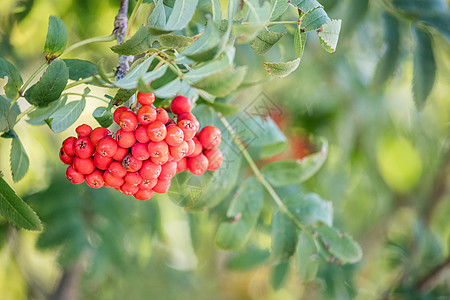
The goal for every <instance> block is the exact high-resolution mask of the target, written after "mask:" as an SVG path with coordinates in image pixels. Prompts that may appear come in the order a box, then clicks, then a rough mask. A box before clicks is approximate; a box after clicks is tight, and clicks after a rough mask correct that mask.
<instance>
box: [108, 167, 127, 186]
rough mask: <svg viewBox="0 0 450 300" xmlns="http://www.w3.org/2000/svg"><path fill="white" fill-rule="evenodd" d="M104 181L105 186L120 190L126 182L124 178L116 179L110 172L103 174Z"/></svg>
mask: <svg viewBox="0 0 450 300" xmlns="http://www.w3.org/2000/svg"><path fill="white" fill-rule="evenodd" d="M125 172H126V171H125ZM103 180H104V181H105V185H106V184H108V185H109V186H110V187H113V188H118V187H120V186H121V185H122V184H123V183H124V182H125V180H123V178H122V177H115V176H113V175H112V174H111V173H110V172H109V171H108V170H106V171H105V172H104V173H103Z"/></svg>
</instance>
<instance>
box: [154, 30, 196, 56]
mask: <svg viewBox="0 0 450 300" xmlns="http://www.w3.org/2000/svg"><path fill="white" fill-rule="evenodd" d="M158 41H159V43H160V44H161V46H162V47H166V48H170V49H175V50H177V51H178V52H179V53H181V52H183V51H184V50H185V49H187V48H188V47H189V46H191V45H192V43H194V39H193V38H191V37H188V36H182V35H174V34H163V35H161V36H160V37H159V38H158Z"/></svg>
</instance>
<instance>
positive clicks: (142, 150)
mask: <svg viewBox="0 0 450 300" xmlns="http://www.w3.org/2000/svg"><path fill="white" fill-rule="evenodd" d="M131 154H132V155H133V156H134V157H135V158H137V159H139V160H146V159H148V158H150V153H148V146H147V144H142V143H136V144H134V146H133V147H131Z"/></svg>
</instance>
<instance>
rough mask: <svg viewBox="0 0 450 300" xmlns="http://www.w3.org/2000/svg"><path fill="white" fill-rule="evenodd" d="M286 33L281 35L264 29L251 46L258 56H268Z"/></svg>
mask: <svg viewBox="0 0 450 300" xmlns="http://www.w3.org/2000/svg"><path fill="white" fill-rule="evenodd" d="M284 35H285V33H279V32H275V31H269V30H268V29H264V30H263V31H261V32H260V33H259V34H258V35H257V36H256V39H254V40H253V41H252V42H251V43H250V45H251V47H252V49H253V51H255V52H256V53H257V54H260V55H264V54H266V53H267V52H268V51H269V50H270V49H271V48H272V46H273V45H275V44H276V43H277V42H278V41H279V40H280V39H281V38H282V37H283V36H284Z"/></svg>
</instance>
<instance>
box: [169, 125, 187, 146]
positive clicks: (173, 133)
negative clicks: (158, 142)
mask: <svg viewBox="0 0 450 300" xmlns="http://www.w3.org/2000/svg"><path fill="white" fill-rule="evenodd" d="M166 128H167V135H166V138H165V141H166V143H167V145H169V146H179V145H181V143H182V142H183V140H184V133H183V130H181V128H180V127H178V126H176V125H168V126H167V127H166Z"/></svg>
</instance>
